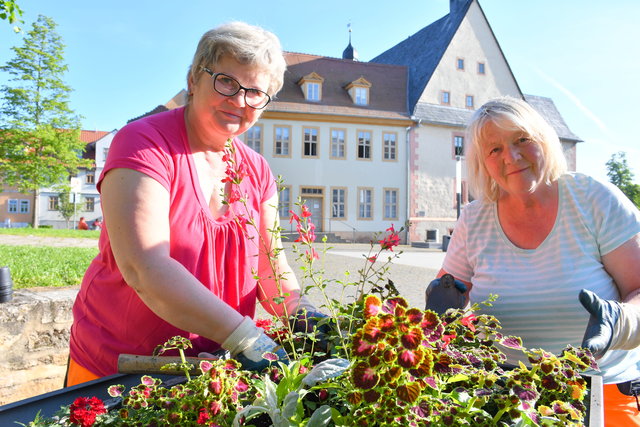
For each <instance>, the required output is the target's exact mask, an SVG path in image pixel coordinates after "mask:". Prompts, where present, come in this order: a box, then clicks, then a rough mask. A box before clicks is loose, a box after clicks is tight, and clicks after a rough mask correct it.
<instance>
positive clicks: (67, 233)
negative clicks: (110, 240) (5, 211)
mask: <svg viewBox="0 0 640 427" xmlns="http://www.w3.org/2000/svg"><path fill="white" fill-rule="evenodd" d="M0 234H10V235H13V236H44V237H75V238H83V239H97V238H98V237H100V231H99V230H65V229H54V228H31V227H25V228H0Z"/></svg>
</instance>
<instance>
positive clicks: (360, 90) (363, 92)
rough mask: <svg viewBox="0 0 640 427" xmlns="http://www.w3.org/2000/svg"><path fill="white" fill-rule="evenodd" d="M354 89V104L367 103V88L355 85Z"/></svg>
mask: <svg viewBox="0 0 640 427" xmlns="http://www.w3.org/2000/svg"><path fill="white" fill-rule="evenodd" d="M355 89H356V104H358V105H367V104H369V101H368V99H367V95H368V92H369V90H368V89H367V88H365V87H357V88H355Z"/></svg>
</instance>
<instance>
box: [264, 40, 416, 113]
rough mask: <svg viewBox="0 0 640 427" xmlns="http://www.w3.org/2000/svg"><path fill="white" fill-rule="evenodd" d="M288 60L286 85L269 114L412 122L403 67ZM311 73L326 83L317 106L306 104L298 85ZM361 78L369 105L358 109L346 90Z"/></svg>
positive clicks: (289, 55)
mask: <svg viewBox="0 0 640 427" xmlns="http://www.w3.org/2000/svg"><path fill="white" fill-rule="evenodd" d="M285 59H286V61H287V71H286V72H285V76H284V85H283V87H282V90H281V91H280V92H279V93H278V95H277V96H276V98H275V99H274V100H273V101H272V102H271V103H270V104H269V105H268V106H267V110H268V111H279V112H305V113H316V114H340V115H347V116H362V117H381V118H397V119H409V112H408V104H407V69H406V67H404V66H400V65H388V64H374V63H369V62H358V61H353V60H345V59H337V58H328V57H324V56H318V55H309V54H304V53H293V52H285ZM312 72H315V73H317V74H318V75H320V76H321V77H322V78H323V79H324V82H323V83H322V99H321V100H320V101H318V102H310V101H307V100H306V99H305V98H304V93H303V92H302V88H301V87H300V86H299V85H298V82H299V81H300V79H301V78H302V77H304V76H307V75H309V74H311V73H312ZM360 77H364V78H365V79H366V80H367V81H368V82H369V83H371V88H370V89H369V95H370V99H369V105H355V104H354V102H353V100H352V99H351V97H350V96H349V93H348V92H347V90H346V89H345V87H346V86H347V85H348V84H349V83H351V82H353V81H355V80H357V79H359V78H360Z"/></svg>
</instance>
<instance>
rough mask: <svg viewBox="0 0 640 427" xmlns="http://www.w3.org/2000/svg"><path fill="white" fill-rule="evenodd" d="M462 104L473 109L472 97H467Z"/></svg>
mask: <svg viewBox="0 0 640 427" xmlns="http://www.w3.org/2000/svg"><path fill="white" fill-rule="evenodd" d="M464 104H465V105H466V107H467V108H473V95H467V97H466V99H465V102H464Z"/></svg>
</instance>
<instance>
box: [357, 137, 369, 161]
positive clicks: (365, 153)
mask: <svg viewBox="0 0 640 427" xmlns="http://www.w3.org/2000/svg"><path fill="white" fill-rule="evenodd" d="M370 158H371V132H369V131H366V130H359V131H358V159H370Z"/></svg>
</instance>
